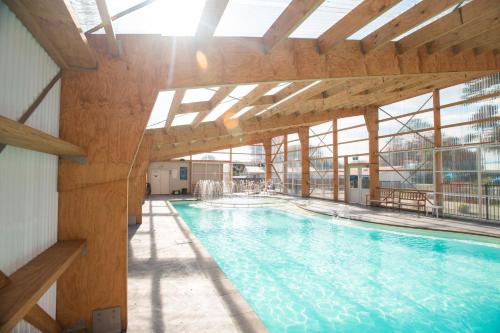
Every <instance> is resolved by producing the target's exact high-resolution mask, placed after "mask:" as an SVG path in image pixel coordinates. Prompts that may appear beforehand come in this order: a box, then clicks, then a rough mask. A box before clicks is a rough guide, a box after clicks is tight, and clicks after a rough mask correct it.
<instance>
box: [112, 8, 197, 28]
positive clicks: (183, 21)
mask: <svg viewBox="0 0 500 333" xmlns="http://www.w3.org/2000/svg"><path fill="white" fill-rule="evenodd" d="M116 1H118V0H116ZM120 1H121V0H120ZM129 1H130V0H129ZM204 6H205V0H182V1H172V0H158V1H155V2H153V3H152V4H150V5H148V6H146V7H143V8H141V9H139V10H137V11H135V12H132V13H130V14H128V15H125V16H123V17H121V18H119V19H117V20H116V21H114V22H113V27H114V29H115V32H116V33H117V34H162V35H164V36H194V35H195V33H196V29H197V28H198V22H199V21H200V18H201V14H202V12H203V7H204ZM120 7H121V5H120Z"/></svg>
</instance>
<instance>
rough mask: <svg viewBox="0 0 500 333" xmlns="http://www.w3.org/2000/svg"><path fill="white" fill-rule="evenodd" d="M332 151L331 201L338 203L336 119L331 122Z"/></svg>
mask: <svg viewBox="0 0 500 333" xmlns="http://www.w3.org/2000/svg"><path fill="white" fill-rule="evenodd" d="M332 135H333V139H332V150H333V182H332V183H333V184H332V189H333V200H334V201H339V142H338V132H337V118H333V121H332Z"/></svg>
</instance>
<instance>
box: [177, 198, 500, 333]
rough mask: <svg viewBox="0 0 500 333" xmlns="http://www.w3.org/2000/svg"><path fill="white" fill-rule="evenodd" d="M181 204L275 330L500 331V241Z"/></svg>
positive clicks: (194, 227) (196, 229)
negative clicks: (418, 233) (472, 239)
mask: <svg viewBox="0 0 500 333" xmlns="http://www.w3.org/2000/svg"><path fill="white" fill-rule="evenodd" d="M174 206H175V208H176V209H177V211H178V212H179V214H180V215H181V217H182V218H183V219H184V221H186V223H187V224H188V225H189V227H190V228H191V231H192V232H193V233H194V234H195V235H196V237H197V238H198V239H200V241H201V242H202V243H203V244H204V246H205V247H206V248H207V250H208V251H209V252H210V254H211V255H212V257H213V258H214V259H215V260H216V262H217V263H218V265H219V266H220V267H221V269H222V270H223V271H224V273H225V274H226V275H227V276H228V277H229V278H230V279H231V281H232V282H233V283H234V284H235V286H236V287H237V288H238V289H239V290H240V293H241V294H242V295H243V297H244V298H245V299H246V300H247V301H248V303H249V304H250V305H251V306H252V307H253V309H254V310H255V311H256V313H257V314H258V315H259V317H260V318H261V319H262V321H263V322H264V323H265V325H266V326H267V328H268V329H269V330H270V331H271V332H274V333H278V332H280V333H281V332H500V248H499V247H498V245H485V244H483V243H480V242H477V241H468V240H457V239H449V238H442V237H441V236H439V235H442V234H437V233H434V234H430V233H427V234H426V235H417V234H414V233H408V232H400V231H399V230H398V229H389V230H385V229H378V228H377V227H376V226H371V225H368V224H361V225H349V224H347V225H346V222H345V220H344V222H343V221H342V220H335V219H332V218H330V217H326V216H321V215H316V214H307V213H304V214H297V213H290V212H286V211H283V210H279V209H275V208H245V209H241V208H240V209H234V208H222V209H221V208H208V209H207V208H204V209H200V208H198V207H197V205H196V204H188V203H176V204H174ZM394 230H396V231H394Z"/></svg>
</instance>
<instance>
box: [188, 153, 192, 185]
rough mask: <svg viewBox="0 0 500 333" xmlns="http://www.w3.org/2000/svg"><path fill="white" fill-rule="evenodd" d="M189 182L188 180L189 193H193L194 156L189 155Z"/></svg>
mask: <svg viewBox="0 0 500 333" xmlns="http://www.w3.org/2000/svg"><path fill="white" fill-rule="evenodd" d="M188 177H189V180H188V191H189V193H193V184H192V182H193V154H189V176H188Z"/></svg>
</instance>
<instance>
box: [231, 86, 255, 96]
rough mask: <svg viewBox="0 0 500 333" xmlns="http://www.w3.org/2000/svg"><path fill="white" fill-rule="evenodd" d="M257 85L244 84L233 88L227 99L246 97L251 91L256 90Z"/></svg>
mask: <svg viewBox="0 0 500 333" xmlns="http://www.w3.org/2000/svg"><path fill="white" fill-rule="evenodd" d="M257 86H258V84H245V85H240V86H237V87H236V88H234V90H233V91H231V93H230V94H229V97H232V98H236V99H241V98H243V97H245V96H246V95H248V94H249V93H250V92H251V91H252V90H254V89H255V88H257Z"/></svg>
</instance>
